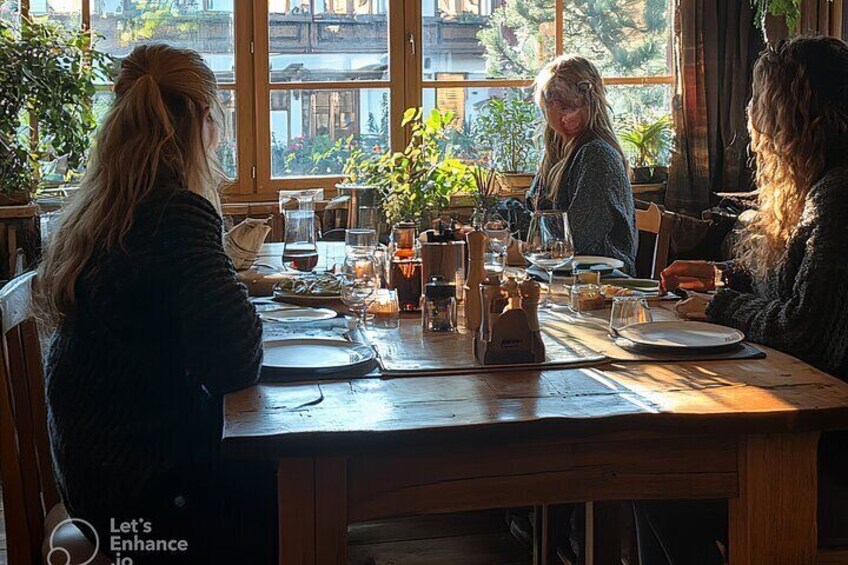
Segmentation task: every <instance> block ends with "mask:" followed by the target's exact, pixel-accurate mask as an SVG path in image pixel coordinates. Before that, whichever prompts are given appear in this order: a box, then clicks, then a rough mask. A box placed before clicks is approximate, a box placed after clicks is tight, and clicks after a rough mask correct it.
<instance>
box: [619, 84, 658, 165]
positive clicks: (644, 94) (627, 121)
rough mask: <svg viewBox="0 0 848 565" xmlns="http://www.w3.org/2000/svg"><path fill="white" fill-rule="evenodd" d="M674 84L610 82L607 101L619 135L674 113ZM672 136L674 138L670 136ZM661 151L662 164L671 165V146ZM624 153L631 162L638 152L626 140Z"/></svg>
mask: <svg viewBox="0 0 848 565" xmlns="http://www.w3.org/2000/svg"><path fill="white" fill-rule="evenodd" d="M671 99H672V87H671V85H670V84H656V85H646V86H608V87H607V101H608V102H609V103H610V106H612V109H613V122H614V124H615V129H616V132H617V133H618V135H619V137H621V136H622V135H624V134H626V133H628V132H630V131H633V130H634V129H635V128H636V127H638V126H640V125H645V124H650V123H655V122H656V121H657V120H659V119H662V118H670V116H671ZM669 139H670V138H669ZM666 145H667V146H666V147H665V148H664V149H663V150H662V151H661V152H660V159H659V161H660V164H662V165H668V162H669V160H670V158H671V146H670V144H666ZM622 148H623V149H624V153H625V154H626V155H627V158H628V159H629V160H630V162H631V164H632V163H634V162H635V157H636V155H635V154H634V152H633V149H632V147H629V146H628V145H627V144H626V143H623V144H622Z"/></svg>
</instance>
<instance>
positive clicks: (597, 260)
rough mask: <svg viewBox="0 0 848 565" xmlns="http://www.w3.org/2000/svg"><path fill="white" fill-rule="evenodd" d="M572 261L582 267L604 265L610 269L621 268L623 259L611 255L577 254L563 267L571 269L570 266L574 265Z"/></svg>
mask: <svg viewBox="0 0 848 565" xmlns="http://www.w3.org/2000/svg"><path fill="white" fill-rule="evenodd" d="M574 263H578V264H579V265H582V266H584V267H586V266H591V267H594V266H595V265H604V266H607V267H609V268H610V270H613V269H621V268H622V267H624V261H622V260H621V259H615V258H613V257H600V256H598V255H577V256H576V257H574V259H572V260H571V262H569V264H568V265H567V266H566V267H565V268H566V269H568V270H571V266H572V265H574Z"/></svg>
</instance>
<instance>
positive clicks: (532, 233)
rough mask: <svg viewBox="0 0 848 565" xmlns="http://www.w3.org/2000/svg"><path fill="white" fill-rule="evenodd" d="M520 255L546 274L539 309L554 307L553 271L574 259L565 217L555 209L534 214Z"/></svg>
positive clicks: (572, 244)
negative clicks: (546, 279) (543, 297)
mask: <svg viewBox="0 0 848 565" xmlns="http://www.w3.org/2000/svg"><path fill="white" fill-rule="evenodd" d="M521 253H522V255H524V258H525V259H526V260H527V261H529V262H530V263H531V264H533V265H535V266H536V267H539V268H540V269H543V270H544V271H545V273H546V274H547V275H548V293H547V296H546V297H545V302H544V303H543V304H542V305H541V306H542V307H544V308H550V307H551V306H552V305H553V301H552V300H551V295H552V294H551V293H552V289H553V286H554V271H555V270H557V269H560V268H562V267H564V266H566V265H567V264H568V262H569V261H571V260H572V259H573V258H574V240H573V239H572V238H571V229H570V228H569V226H568V215H567V214H566V213H565V212H559V211H557V210H544V211H540V212H536V213H535V214H534V216H533V220H532V221H531V223H530V229H529V231H528V234H527V241H526V242H525V243H524V245H523V246H522V248H521Z"/></svg>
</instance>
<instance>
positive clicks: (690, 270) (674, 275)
mask: <svg viewBox="0 0 848 565" xmlns="http://www.w3.org/2000/svg"><path fill="white" fill-rule="evenodd" d="M716 276H718V270H717V269H716V267H715V265H713V264H712V263H708V262H706V261H675V262H674V263H672V264H671V266H670V267H667V268H666V269H665V270H664V271H663V272H662V273H661V274H660V292H671V291H674V290H677V289H680V288H682V289H683V290H694V291H697V292H708V291H711V290H715V288H716Z"/></svg>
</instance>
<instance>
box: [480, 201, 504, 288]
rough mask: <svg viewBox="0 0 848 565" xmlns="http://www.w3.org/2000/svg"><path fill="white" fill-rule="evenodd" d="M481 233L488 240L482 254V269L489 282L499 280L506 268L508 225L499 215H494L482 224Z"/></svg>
mask: <svg viewBox="0 0 848 565" xmlns="http://www.w3.org/2000/svg"><path fill="white" fill-rule="evenodd" d="M483 233H485V234H486V238H487V239H488V243H487V248H486V251H485V253H484V254H483V268H484V269H485V270H486V276H487V277H488V278H489V279H490V280H499V279H500V278H501V277H502V276H503V272H504V268H505V267H506V251H507V249H508V248H509V242H510V239H511V234H510V232H509V224H508V223H507V222H506V220H504V219H503V218H501V217H500V215H498V214H495V215H493V216H490V217H489V218H488V219H487V221H486V223H484V224H483Z"/></svg>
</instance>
